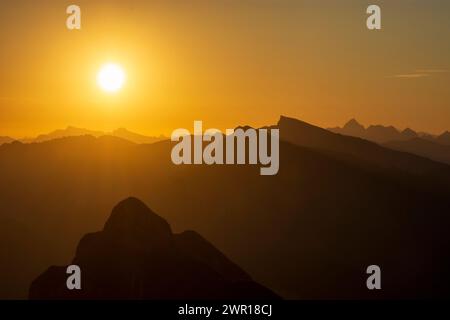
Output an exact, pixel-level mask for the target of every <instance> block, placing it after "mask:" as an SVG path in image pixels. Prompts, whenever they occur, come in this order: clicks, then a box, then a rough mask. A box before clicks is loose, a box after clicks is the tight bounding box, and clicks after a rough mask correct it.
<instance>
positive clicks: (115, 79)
mask: <svg viewBox="0 0 450 320" xmlns="http://www.w3.org/2000/svg"><path fill="white" fill-rule="evenodd" d="M97 82H98V84H99V86H100V87H101V88H102V89H103V90H105V91H107V92H116V91H118V90H120V89H121V88H122V87H123V84H124V82H125V72H124V71H123V69H122V67H121V66H119V65H117V64H113V63H109V64H105V65H104V66H103V67H102V68H101V69H100V72H99V73H98V76H97Z"/></svg>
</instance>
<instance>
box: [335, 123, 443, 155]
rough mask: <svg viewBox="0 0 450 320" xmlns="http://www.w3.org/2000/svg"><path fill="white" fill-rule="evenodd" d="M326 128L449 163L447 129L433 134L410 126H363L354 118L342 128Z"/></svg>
mask: <svg viewBox="0 0 450 320" xmlns="http://www.w3.org/2000/svg"><path fill="white" fill-rule="evenodd" d="M328 130H330V131H331V132H334V133H339V134H342V135H347V136H352V137H358V138H362V139H365V140H369V141H373V142H376V143H378V144H381V145H384V146H386V147H388V148H391V149H394V150H398V151H404V152H409V153H412V154H416V155H419V156H422V157H426V158H429V159H432V160H435V161H439V162H444V163H447V164H450V132H448V131H445V132H444V133H442V134H441V135H439V136H434V135H431V134H428V133H424V132H416V131H414V130H412V129H410V128H406V129H405V130H403V131H400V130H398V129H396V128H395V127H393V126H388V127H386V126H382V125H371V126H369V127H367V128H365V127H364V126H363V125H361V124H360V123H359V122H358V121H356V120H355V119H351V120H350V121H348V122H347V123H346V124H345V125H344V126H343V127H342V128H340V127H336V128H329V129H328Z"/></svg>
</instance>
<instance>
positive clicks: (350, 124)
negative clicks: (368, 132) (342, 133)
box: [343, 118, 365, 130]
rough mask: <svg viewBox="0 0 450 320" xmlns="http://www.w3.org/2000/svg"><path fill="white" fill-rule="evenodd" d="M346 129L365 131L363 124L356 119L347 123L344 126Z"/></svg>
mask: <svg viewBox="0 0 450 320" xmlns="http://www.w3.org/2000/svg"><path fill="white" fill-rule="evenodd" d="M343 128H345V129H362V130H364V129H365V128H364V126H363V125H362V124H360V123H359V122H358V121H357V120H356V119H355V118H353V119H350V120H349V121H347V123H346V124H345V125H344V127H343Z"/></svg>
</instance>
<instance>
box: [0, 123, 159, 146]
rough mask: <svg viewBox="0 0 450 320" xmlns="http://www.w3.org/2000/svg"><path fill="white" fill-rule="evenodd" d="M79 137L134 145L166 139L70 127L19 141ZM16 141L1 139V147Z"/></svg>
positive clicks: (127, 131) (117, 131)
mask: <svg viewBox="0 0 450 320" xmlns="http://www.w3.org/2000/svg"><path fill="white" fill-rule="evenodd" d="M79 136H93V137H96V138H98V137H102V136H112V137H117V138H122V139H125V140H128V141H130V142H134V143H138V144H141V143H154V142H158V141H161V140H164V139H165V137H163V136H160V137H148V136H144V135H141V134H138V133H134V132H131V131H129V130H127V129H124V128H119V129H116V130H114V131H111V132H103V131H96V130H88V129H83V128H77V127H72V126H69V127H67V128H65V129H59V130H55V131H52V132H50V133H46V134H41V135H39V136H37V137H33V138H24V139H19V141H20V142H23V143H40V142H46V141H50V140H54V139H61V138H67V137H79ZM12 141H14V139H11V138H8V137H0V145H2V144H4V143H10V142H12Z"/></svg>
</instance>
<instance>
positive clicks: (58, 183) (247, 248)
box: [0, 117, 450, 299]
mask: <svg viewBox="0 0 450 320" xmlns="http://www.w3.org/2000/svg"><path fill="white" fill-rule="evenodd" d="M278 126H279V129H280V135H281V140H280V170H279V172H278V174H277V175H275V176H270V177H268V176H261V175H260V172H259V166H254V165H239V166H232V165H229V166H227V165H222V166H220V165H212V166H208V165H195V166H194V165H192V166H189V165H185V166H176V165H174V164H173V163H172V160H171V156H170V155H171V150H172V148H173V146H174V143H173V142H171V141H160V142H157V143H154V144H134V143H131V142H129V141H127V140H124V139H120V138H117V137H111V136H102V137H99V138H95V137H92V136H79V137H68V138H62V139H57V140H52V141H48V142H44V143H39V144H22V143H18V142H14V143H11V144H5V145H2V146H1V147H0V176H1V177H2V183H1V184H0V194H1V195H2V197H0V220H1V221H3V220H8V221H14V223H9V224H8V225H7V226H6V225H5V226H3V225H2V224H1V223H0V243H2V244H3V248H2V249H3V250H0V261H1V262H2V264H1V268H2V271H3V272H0V283H2V284H5V283H7V284H8V285H2V286H0V296H1V297H7V298H25V297H26V296H27V294H28V288H29V285H30V283H31V282H32V281H33V279H36V277H37V275H39V274H40V273H41V272H42V271H43V270H45V269H46V268H48V266H49V265H54V264H56V265H68V264H69V262H70V261H72V258H73V256H72V254H71V253H72V252H74V250H75V248H76V246H77V244H78V242H79V239H80V238H81V237H82V236H83V235H84V234H85V233H86V231H88V230H101V229H102V227H103V225H104V222H105V221H106V220H107V219H108V217H109V216H110V212H111V211H110V208H111V207H112V206H113V205H114V204H116V203H118V202H119V201H121V200H122V199H124V198H126V197H127V196H129V195H133V196H135V197H137V198H139V199H142V200H143V201H145V203H151V204H152V208H154V210H155V212H158V213H159V214H160V215H161V216H162V217H164V219H166V220H167V221H170V223H171V226H172V228H173V230H174V232H175V233H176V234H180V232H182V231H184V230H196V231H197V232H198V233H200V234H201V235H202V236H204V237H205V238H206V239H208V240H209V241H211V242H212V243H214V247H215V248H218V250H220V252H223V254H224V255H225V256H226V257H229V258H230V259H231V260H232V261H234V262H235V263H236V264H237V265H239V266H240V267H242V268H243V269H244V270H246V271H247V272H248V273H249V274H251V275H252V277H253V278H254V279H257V281H258V283H261V284H262V285H263V286H265V287H268V288H271V289H272V290H274V291H275V292H277V293H278V294H279V295H280V296H282V297H284V298H289V299H316V298H319V299H349V298H358V299H374V298H386V299H391V298H392V299H394V298H395V299H405V298H429V297H448V296H450V292H449V291H450V290H449V288H450V276H449V275H448V269H449V268H450V261H449V257H448V251H449V249H450V248H449V247H450V236H449V234H448V228H449V224H450V217H449V216H448V212H450V187H449V181H450V178H449V177H450V166H449V165H446V164H443V163H437V162H434V161H431V160H429V159H426V158H422V157H419V156H416V155H411V154H409V153H406V152H399V151H394V150H390V149H388V148H386V147H383V146H380V145H378V144H376V143H373V142H369V141H366V140H363V139H360V138H355V137H349V136H344V135H340V134H335V133H332V132H330V131H328V130H324V129H322V128H318V127H315V126H312V125H310V124H307V123H305V122H302V121H299V120H296V119H291V118H287V117H282V118H280V121H279V123H278ZM6 228H7V229H6ZM7 235H9V236H7ZM13 235H16V236H13ZM181 235H183V236H184V237H185V239H186V241H184V242H183V244H182V245H183V246H186V247H189V245H190V244H189V243H190V242H189V241H194V240H192V239H191V238H194V239H195V238H196V237H195V236H192V234H190V233H189V232H188V233H184V234H183V233H181V234H180V237H181ZM174 237H175V239H177V237H178V236H174ZM190 239H191V240H190ZM175 241H176V240H175ZM179 245H180V247H181V244H179ZM196 248H197V250H196V251H195V254H194V253H192V255H193V256H194V255H197V257H198V256H199V255H200V254H199V252H203V253H202V254H201V255H200V256H201V259H203V261H204V262H203V263H211V265H212V264H213V263H215V262H213V261H217V260H220V259H218V258H215V257H217V255H215V254H213V253H210V252H211V250H210V247H209V246H208V245H198V246H196ZM208 248H209V249H208ZM213 251H214V250H213ZM12 253H13V254H12ZM199 259H200V258H199ZM201 259H200V260H201ZM208 261H209V262H208ZM372 264H377V265H379V266H380V267H381V269H382V279H383V280H382V286H383V287H382V288H383V289H382V290H380V291H369V290H367V288H366V286H365V281H366V279H367V275H366V273H365V270H366V268H367V266H369V265H372ZM215 265H216V266H217V265H221V266H223V263H216V264H215ZM214 268H215V270H218V272H219V273H220V272H224V271H221V270H227V272H230V273H231V274H232V275H234V276H235V277H237V278H242V277H243V275H242V274H241V272H239V271H236V269H235V268H232V267H226V268H225V267H214ZM233 270H235V271H233ZM244 279H245V276H244Z"/></svg>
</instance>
